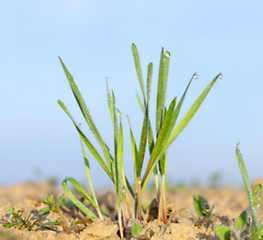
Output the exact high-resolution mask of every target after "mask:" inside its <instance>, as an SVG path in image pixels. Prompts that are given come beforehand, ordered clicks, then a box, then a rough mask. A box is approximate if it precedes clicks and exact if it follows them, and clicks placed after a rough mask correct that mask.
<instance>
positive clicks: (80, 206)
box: [62, 177, 98, 221]
mask: <svg viewBox="0 0 263 240" xmlns="http://www.w3.org/2000/svg"><path fill="white" fill-rule="evenodd" d="M67 181H69V182H71V183H72V184H73V185H74V187H75V188H76V189H77V190H78V191H79V192H80V193H81V194H82V195H83V196H84V197H85V198H86V199H87V200H88V201H89V202H90V203H91V204H92V205H93V206H94V202H93V200H92V199H91V198H90V196H89V195H88V194H87V193H86V191H85V190H84V188H83V187H81V186H80V184H79V183H78V182H77V181H76V180H75V179H74V178H72V177H67V178H65V179H64V180H63V182H62V187H63V189H64V191H65V193H66V195H67V196H68V198H69V199H70V200H71V201H72V202H73V203H74V204H75V205H76V206H77V207H78V208H79V209H80V210H81V211H82V212H84V213H85V214H86V215H87V216H88V217H89V218H90V219H91V220H93V221H96V220H97V219H98V218H97V217H96V216H95V215H94V213H93V212H91V211H90V210H89V209H88V208H87V207H86V206H85V205H84V204H83V203H82V202H80V201H79V200H78V199H77V198H76V197H75V196H74V195H73V194H72V192H71V191H70V190H69V188H68V185H67Z"/></svg>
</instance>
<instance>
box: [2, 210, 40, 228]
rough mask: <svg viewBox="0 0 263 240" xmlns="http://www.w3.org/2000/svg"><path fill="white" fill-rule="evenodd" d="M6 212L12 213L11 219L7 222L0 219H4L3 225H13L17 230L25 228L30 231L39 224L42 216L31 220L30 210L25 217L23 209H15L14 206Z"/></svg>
mask: <svg viewBox="0 0 263 240" xmlns="http://www.w3.org/2000/svg"><path fill="white" fill-rule="evenodd" d="M7 212H8V213H9V214H11V215H12V220H11V222H9V221H7V220H5V219H2V220H3V221H4V223H3V226H4V227H6V228H11V227H14V228H17V229H19V230H23V229H26V230H28V231H32V230H34V229H35V228H36V227H37V226H39V225H40V224H41V219H42V216H40V217H39V218H37V219H35V220H32V219H31V216H32V212H30V213H29V214H28V216H27V217H24V216H23V213H24V211H23V210H17V211H16V210H15V208H11V209H9V210H8V211H7Z"/></svg>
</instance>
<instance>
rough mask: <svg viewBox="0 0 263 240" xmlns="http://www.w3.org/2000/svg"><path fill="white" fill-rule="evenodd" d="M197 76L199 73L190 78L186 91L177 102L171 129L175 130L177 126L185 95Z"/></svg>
mask: <svg viewBox="0 0 263 240" xmlns="http://www.w3.org/2000/svg"><path fill="white" fill-rule="evenodd" d="M196 76H197V73H194V74H193V76H192V78H191V79H190V81H189V83H188V85H187V87H186V89H185V91H184V94H183V96H182V97H181V99H180V101H179V103H178V104H177V106H176V108H175V110H174V114H173V118H172V123H171V125H170V128H171V131H172V130H173V128H174V126H175V123H176V120H177V118H178V115H179V113H180V110H181V108H182V105H183V102H184V99H185V96H186V94H187V92H188V89H189V87H190V85H191V83H192V81H193V79H194V78H195V77H196Z"/></svg>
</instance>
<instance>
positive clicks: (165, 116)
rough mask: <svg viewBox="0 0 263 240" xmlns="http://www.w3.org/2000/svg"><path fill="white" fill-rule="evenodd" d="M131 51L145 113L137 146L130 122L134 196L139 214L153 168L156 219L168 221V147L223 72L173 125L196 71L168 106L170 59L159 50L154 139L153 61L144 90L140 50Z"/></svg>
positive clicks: (167, 54) (141, 105)
mask: <svg viewBox="0 0 263 240" xmlns="http://www.w3.org/2000/svg"><path fill="white" fill-rule="evenodd" d="M132 51H133V56H134V62H135V68H136V71H137V75H138V80H139V84H140V88H141V92H142V99H143V100H142V99H141V97H140V96H139V95H138V94H137V95H136V96H137V99H138V102H139V105H140V107H141V109H142V111H143V113H144V120H143V127H142V131H141V140H140V145H139V150H138V149H137V146H136V143H135V140H134V137H133V133H132V129H131V125H130V135H131V147H132V153H133V158H134V162H135V174H134V175H135V186H136V187H135V196H136V201H135V202H136V203H137V205H138V206H137V209H138V218H139V219H140V216H141V213H140V212H141V207H140V204H141V194H142V193H143V191H144V190H145V187H146V185H147V183H148V180H149V178H150V176H151V174H152V172H154V177H155V185H156V191H157V197H158V200H159V214H158V215H159V216H158V219H159V221H161V220H162V221H163V222H164V223H166V222H167V219H166V207H165V205H166V204H165V174H166V162H167V149H168V147H169V146H170V145H171V144H172V143H173V142H174V140H175V139H176V138H177V137H178V136H179V135H180V133H181V132H182V131H183V130H184V128H185V127H186V126H187V124H188V123H189V121H190V120H191V119H192V117H193V116H194V115H195V113H196V111H197V110H198V109H199V107H200V106H201V104H202V103H203V101H204V99H205V98H206V96H207V94H208V93H209V91H210V90H211V88H212V86H213V85H214V83H215V82H216V80H217V79H218V78H220V77H221V76H222V75H221V74H218V75H217V76H216V77H215V78H214V79H213V80H212V81H211V82H210V84H209V85H208V86H207V87H206V88H205V90H204V91H203V92H202V93H201V95H200V96H199V97H198V98H197V100H196V101H195V102H194V104H193V105H192V107H191V108H190V109H189V110H188V112H187V113H186V114H185V116H184V117H183V118H182V120H181V121H180V122H179V124H178V125H177V126H176V127H175V124H176V121H177V118H178V115H179V113H180V110H181V107H182V104H183V102H184V99H185V96H186V94H187V91H188V89H189V86H190V85H191V83H192V80H193V79H194V78H196V77H197V74H196V73H195V74H193V76H192V78H191V79H190V81H189V83H188V85H187V87H186V89H185V92H184V94H183V96H182V97H181V99H180V101H179V103H178V104H177V105H176V102H177V98H176V97H175V98H174V99H173V100H172V102H171V103H170V105H169V107H168V108H167V107H166V103H165V98H166V89H167V81H168V70H169V62H170V53H169V52H168V51H167V52H165V53H164V50H163V49H162V51H161V58H160V66H159V77H158V88H157V100H156V119H155V130H156V134H155V135H156V140H155V141H154V137H153V136H154V134H153V130H152V126H151V121H150V119H149V103H150V93H151V83H152V63H150V64H149V65H148V71H147V72H148V74H147V84H146V85H147V92H146V93H145V90H144V84H143V77H142V70H141V65H140V58H139V53H138V50H137V48H136V46H135V45H134V44H133V45H132ZM147 139H148V147H149V153H150V159H149V161H148V163H147V167H146V171H145V173H144V175H143V177H142V176H141V172H142V166H143V163H144V155H145V147H146V142H147ZM157 163H158V165H159V172H160V175H161V187H160V188H159V186H158V184H159V183H158V182H159V180H158V171H157Z"/></svg>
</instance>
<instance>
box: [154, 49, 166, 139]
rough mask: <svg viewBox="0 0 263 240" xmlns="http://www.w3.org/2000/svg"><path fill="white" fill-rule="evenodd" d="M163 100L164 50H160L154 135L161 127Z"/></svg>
mask: <svg viewBox="0 0 263 240" xmlns="http://www.w3.org/2000/svg"><path fill="white" fill-rule="evenodd" d="M164 99H165V93H164V50H163V48H162V51H161V57H160V65H159V77H158V87H157V100H156V119H155V120H156V123H155V126H156V134H157V133H158V132H159V130H160V127H161V116H162V114H163V113H162V111H163V107H164V105H163V103H164V101H165V100H164Z"/></svg>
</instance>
